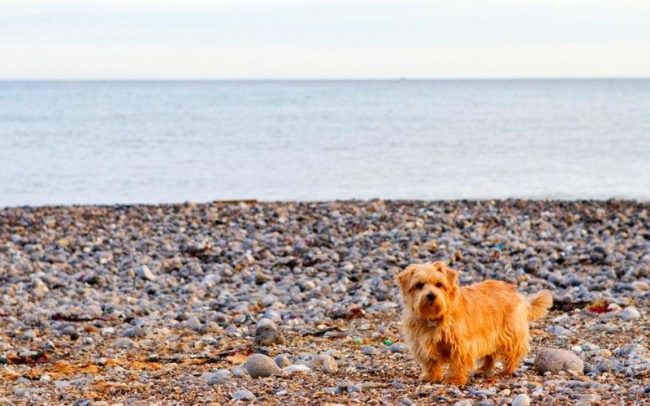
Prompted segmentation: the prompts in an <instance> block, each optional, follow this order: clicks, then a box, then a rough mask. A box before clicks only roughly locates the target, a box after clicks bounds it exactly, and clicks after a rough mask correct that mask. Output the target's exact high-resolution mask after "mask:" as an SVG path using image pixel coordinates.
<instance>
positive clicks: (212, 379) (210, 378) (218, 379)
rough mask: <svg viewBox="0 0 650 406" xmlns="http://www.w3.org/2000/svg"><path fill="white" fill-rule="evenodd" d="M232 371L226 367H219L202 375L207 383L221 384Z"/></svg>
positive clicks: (225, 381) (227, 378) (226, 380)
mask: <svg viewBox="0 0 650 406" xmlns="http://www.w3.org/2000/svg"><path fill="white" fill-rule="evenodd" d="M231 376H232V373H231V372H230V371H229V370H227V369H219V370H218V371H216V372H212V373H208V374H205V375H204V376H203V378H204V379H205V381H206V382H207V383H208V385H223V384H224V383H227V382H228V380H229V379H230V377H231Z"/></svg>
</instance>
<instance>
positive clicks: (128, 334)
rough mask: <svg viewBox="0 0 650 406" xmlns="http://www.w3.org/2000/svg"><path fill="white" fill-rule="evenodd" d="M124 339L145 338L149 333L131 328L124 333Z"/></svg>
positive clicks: (137, 328) (140, 328) (139, 328)
mask: <svg viewBox="0 0 650 406" xmlns="http://www.w3.org/2000/svg"><path fill="white" fill-rule="evenodd" d="M122 335H123V336H124V337H144V336H146V335H147V331H146V330H145V329H144V328H143V327H141V326H138V327H129V328H127V329H126V330H124V332H123V333H122Z"/></svg>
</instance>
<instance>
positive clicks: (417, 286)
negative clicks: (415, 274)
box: [415, 282, 424, 289]
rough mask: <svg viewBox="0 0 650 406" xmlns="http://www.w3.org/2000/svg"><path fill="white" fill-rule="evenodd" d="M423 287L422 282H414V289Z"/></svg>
mask: <svg viewBox="0 0 650 406" xmlns="http://www.w3.org/2000/svg"><path fill="white" fill-rule="evenodd" d="M423 287H424V283H422V282H418V283H416V284H415V289H422V288H423Z"/></svg>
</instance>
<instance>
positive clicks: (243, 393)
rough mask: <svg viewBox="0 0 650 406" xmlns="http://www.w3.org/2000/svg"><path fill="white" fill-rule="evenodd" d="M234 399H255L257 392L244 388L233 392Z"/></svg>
mask: <svg viewBox="0 0 650 406" xmlns="http://www.w3.org/2000/svg"><path fill="white" fill-rule="evenodd" d="M232 399H233V400H239V401H242V400H243V401H253V400H255V399H256V398H255V394H253V392H251V391H249V390H248V389H242V390H238V391H237V392H235V393H233V394H232Z"/></svg>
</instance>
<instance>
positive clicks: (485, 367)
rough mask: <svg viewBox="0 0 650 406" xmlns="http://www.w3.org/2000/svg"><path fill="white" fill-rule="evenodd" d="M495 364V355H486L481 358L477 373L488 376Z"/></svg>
mask: <svg viewBox="0 0 650 406" xmlns="http://www.w3.org/2000/svg"><path fill="white" fill-rule="evenodd" d="M495 363H496V357H495V354H490V355H486V356H485V357H484V358H483V364H482V365H481V367H480V368H479V370H478V372H479V373H481V374H483V375H489V374H490V373H491V372H492V369H493V368H494V364H495Z"/></svg>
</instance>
